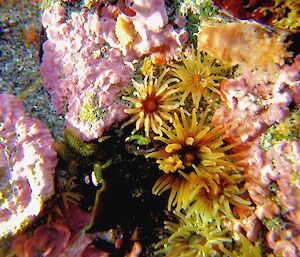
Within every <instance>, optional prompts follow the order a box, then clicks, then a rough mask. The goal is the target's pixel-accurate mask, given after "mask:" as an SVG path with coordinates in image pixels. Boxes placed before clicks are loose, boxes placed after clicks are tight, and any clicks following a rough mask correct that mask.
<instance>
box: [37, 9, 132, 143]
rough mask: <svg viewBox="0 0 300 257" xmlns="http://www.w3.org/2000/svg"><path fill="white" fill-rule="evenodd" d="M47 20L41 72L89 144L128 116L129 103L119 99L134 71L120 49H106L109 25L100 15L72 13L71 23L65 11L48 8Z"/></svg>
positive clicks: (55, 101)
mask: <svg viewBox="0 0 300 257" xmlns="http://www.w3.org/2000/svg"><path fill="white" fill-rule="evenodd" d="M42 21H43V26H44V27H45V28H46V32H47V36H48V40H47V41H46V42H45V43H44V45H43V48H44V56H43V63H42V65H41V72H42V76H43V79H44V82H45V88H46V90H47V91H48V92H49V93H50V95H51V100H52V103H53V104H54V106H55V107H56V110H57V113H58V114H63V113H66V114H65V120H66V124H67V126H69V127H73V128H74V129H76V130H77V131H79V132H80V134H81V135H82V137H83V138H84V139H85V140H92V139H95V138H99V137H101V136H102V134H103V132H104V131H105V129H107V128H109V127H110V126H111V125H112V124H113V123H114V122H119V121H121V120H123V119H124V118H125V117H126V114H125V113H124V111H123V110H124V108H125V107H126V105H125V104H118V103H117V101H116V98H117V94H118V93H119V91H120V90H121V89H122V88H124V87H125V86H127V85H128V84H129V83H130V81H129V77H130V73H131V71H132V69H131V67H130V66H129V65H126V64H125V63H124V61H123V58H122V56H121V54H120V52H119V51H118V50H116V49H110V50H107V49H106V48H105V47H104V48H102V47H103V44H104V39H103V37H102V35H101V30H102V28H103V26H105V25H103V24H102V23H101V22H100V20H99V17H98V15H97V14H92V13H88V12H82V13H72V15H71V19H70V20H69V21H66V20H65V10H64V9H63V8H62V7H61V6H60V5H58V4H56V5H54V6H53V7H51V8H49V9H47V10H45V12H44V13H43V15H42ZM106 50H107V51H106ZM101 51H103V52H101Z"/></svg>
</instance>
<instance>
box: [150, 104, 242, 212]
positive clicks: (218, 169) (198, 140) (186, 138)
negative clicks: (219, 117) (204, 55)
mask: <svg viewBox="0 0 300 257" xmlns="http://www.w3.org/2000/svg"><path fill="white" fill-rule="evenodd" d="M208 110H209V107H208V108H207V109H206V111H205V113H204V114H203V115H202V118H201V119H200V121H199V122H197V117H196V109H195V108H194V109H193V111H192V115H191V120H190V122H188V120H187V117H186V116H185V113H184V111H183V109H182V108H181V109H180V112H181V120H180V119H179V117H178V115H177V113H175V114H174V117H175V118H174V122H173V124H172V125H173V127H174V131H168V130H167V129H165V128H161V130H162V131H163V132H164V133H165V134H166V137H163V136H157V137H155V138H154V139H156V140H159V141H161V142H163V143H164V144H165V146H164V148H163V149H161V150H158V151H155V152H152V153H150V154H148V155H146V157H152V158H156V159H158V160H157V163H158V164H159V169H160V170H162V171H164V172H165V173H166V174H165V175H163V176H162V177H161V178H159V179H158V181H157V182H156V183H155V185H154V187H153V189H152V191H153V193H154V194H158V195H160V194H162V193H163V192H165V191H167V190H169V189H171V194H170V197H169V204H168V209H169V210H170V208H171V205H172V204H173V205H176V204H177V203H178V204H181V203H182V202H183V201H184V199H185V197H186V196H185V195H186V194H188V195H189V194H190V191H191V190H190V188H189V183H187V181H190V180H191V176H193V174H196V175H197V176H202V175H203V174H208V173H220V174H221V173H228V172H230V171H232V170H240V167H239V166H237V165H236V164H235V163H234V162H233V161H232V156H233V155H230V154H228V151H229V150H230V149H232V148H233V147H234V146H235V145H236V144H229V145H225V142H224V141H223V139H224V138H225V137H226V136H225V130H226V127H224V126H222V125H220V126H217V127H209V126H205V125H204V123H205V119H206V116H207V113H208ZM189 123H190V124H189ZM207 179H208V180H210V178H209V177H207Z"/></svg>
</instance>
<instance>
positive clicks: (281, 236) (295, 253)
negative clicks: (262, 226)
mask: <svg viewBox="0 0 300 257" xmlns="http://www.w3.org/2000/svg"><path fill="white" fill-rule="evenodd" d="M299 237H300V231H299V230H295V229H290V228H285V229H283V230H277V231H274V230H271V231H269V232H268V233H267V236H266V239H267V243H268V245H269V246H270V247H271V248H272V249H273V252H274V254H275V256H284V257H299V255H300V245H299Z"/></svg>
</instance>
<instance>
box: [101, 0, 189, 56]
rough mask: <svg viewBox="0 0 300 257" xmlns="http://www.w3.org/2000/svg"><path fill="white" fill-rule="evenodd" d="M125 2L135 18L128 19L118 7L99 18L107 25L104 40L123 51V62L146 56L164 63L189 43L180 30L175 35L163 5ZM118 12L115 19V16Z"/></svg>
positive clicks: (157, 1)
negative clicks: (161, 57) (183, 45)
mask: <svg viewBox="0 0 300 257" xmlns="http://www.w3.org/2000/svg"><path fill="white" fill-rule="evenodd" d="M125 2H126V1H125ZM128 2H131V4H130V10H131V11H132V12H133V13H134V15H128V14H127V13H126V12H124V11H123V10H122V8H121V7H119V8H118V7H117V6H114V7H113V6H108V8H106V10H105V12H104V15H103V17H102V18H101V20H105V22H106V23H107V24H108V23H109V24H110V27H108V26H106V31H105V33H104V38H105V40H106V41H107V42H108V43H109V44H110V45H111V46H112V47H115V48H118V49H119V50H120V51H122V54H123V55H124V56H125V58H126V60H132V59H134V58H138V57H142V56H145V55H151V56H163V57H164V58H165V59H166V60H170V59H173V58H174V57H177V56H178V54H177V51H178V50H180V47H181V46H182V44H183V43H185V42H186V41H187V40H188V33H187V31H186V30H185V29H183V28H182V29H179V30H178V31H175V29H174V28H173V26H172V25H171V24H170V23H168V16H167V12H166V8H165V3H164V1H163V0H153V1H148V0H138V1H128ZM125 4H126V3H125ZM127 4H128V3H127ZM118 12H119V14H118V16H117V18H115V17H114V13H118ZM112 28H113V31H112V30H111V29H112Z"/></svg>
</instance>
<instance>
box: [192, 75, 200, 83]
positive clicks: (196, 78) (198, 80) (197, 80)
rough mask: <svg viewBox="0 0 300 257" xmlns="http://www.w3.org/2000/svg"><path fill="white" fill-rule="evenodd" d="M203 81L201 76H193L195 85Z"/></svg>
mask: <svg viewBox="0 0 300 257" xmlns="http://www.w3.org/2000/svg"><path fill="white" fill-rule="evenodd" d="M200 81H201V76H200V75H199V74H196V75H195V76H193V83H194V84H197V83H199V82H200Z"/></svg>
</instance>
